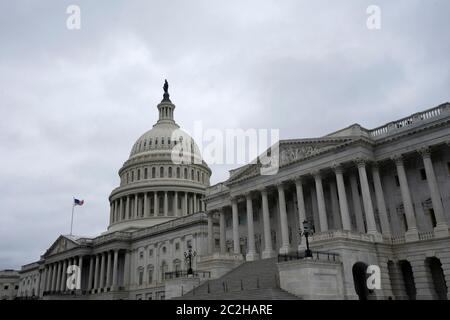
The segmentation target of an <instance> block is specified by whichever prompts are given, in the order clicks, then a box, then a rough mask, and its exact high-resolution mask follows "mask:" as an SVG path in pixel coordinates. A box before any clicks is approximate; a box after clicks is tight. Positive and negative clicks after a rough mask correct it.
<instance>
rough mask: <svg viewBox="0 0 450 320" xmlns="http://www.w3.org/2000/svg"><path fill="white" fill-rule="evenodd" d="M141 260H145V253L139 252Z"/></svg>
mask: <svg viewBox="0 0 450 320" xmlns="http://www.w3.org/2000/svg"><path fill="white" fill-rule="evenodd" d="M139 258H140V259H144V251H141V252H139Z"/></svg>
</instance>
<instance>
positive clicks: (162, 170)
mask: <svg viewBox="0 0 450 320" xmlns="http://www.w3.org/2000/svg"><path fill="white" fill-rule="evenodd" d="M159 177H160V178H163V177H164V167H161V168H159Z"/></svg>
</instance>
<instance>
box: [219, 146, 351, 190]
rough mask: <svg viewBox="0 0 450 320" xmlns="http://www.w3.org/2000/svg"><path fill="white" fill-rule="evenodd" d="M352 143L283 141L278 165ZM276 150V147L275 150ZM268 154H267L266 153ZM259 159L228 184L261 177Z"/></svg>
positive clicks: (232, 175) (233, 173)
mask: <svg viewBox="0 0 450 320" xmlns="http://www.w3.org/2000/svg"><path fill="white" fill-rule="evenodd" d="M349 141H352V139H351V138H331V139H330V138H317V139H299V140H282V141H280V143H279V145H278V155H279V158H278V163H279V168H282V167H285V166H288V165H290V164H293V163H295V162H298V161H302V160H304V159H307V158H310V157H314V156H315V155H318V154H322V153H326V152H328V151H329V150H332V149H335V148H336V147H337V146H338V145H342V144H344V143H348V142H349ZM273 150H276V147H275V148H274V149H273ZM264 154H266V153H264ZM260 158H261V156H259V157H258V159H256V160H255V161H253V162H252V163H251V164H248V165H245V166H243V167H241V168H238V169H235V170H233V172H232V174H231V176H230V178H229V179H228V181H227V183H232V182H234V181H237V180H242V179H246V178H250V177H253V176H257V175H260V172H261V168H262V165H261V163H260V161H259V159H260Z"/></svg>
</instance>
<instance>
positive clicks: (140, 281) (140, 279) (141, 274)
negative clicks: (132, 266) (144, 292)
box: [137, 267, 144, 286]
mask: <svg viewBox="0 0 450 320" xmlns="http://www.w3.org/2000/svg"><path fill="white" fill-rule="evenodd" d="M137 272H138V284H139V285H140V286H142V284H143V283H144V268H142V267H139V268H138V270H137Z"/></svg>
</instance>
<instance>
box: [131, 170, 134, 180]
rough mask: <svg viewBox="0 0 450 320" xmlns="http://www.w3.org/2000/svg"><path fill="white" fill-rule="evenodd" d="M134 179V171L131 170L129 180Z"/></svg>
mask: <svg viewBox="0 0 450 320" xmlns="http://www.w3.org/2000/svg"><path fill="white" fill-rule="evenodd" d="M133 181H134V171H131V182H133Z"/></svg>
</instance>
